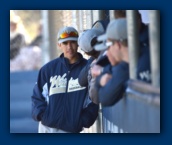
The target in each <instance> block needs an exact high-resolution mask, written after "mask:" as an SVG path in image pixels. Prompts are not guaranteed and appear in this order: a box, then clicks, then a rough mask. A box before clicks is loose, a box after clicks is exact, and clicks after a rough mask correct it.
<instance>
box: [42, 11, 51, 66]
mask: <svg viewBox="0 0 172 145" xmlns="http://www.w3.org/2000/svg"><path fill="white" fill-rule="evenodd" d="M41 14H42V23H43V32H42V33H43V43H42V65H44V64H45V63H47V62H48V61H49V60H50V56H49V45H50V43H49V29H48V28H49V23H48V21H49V20H48V18H49V16H48V10H42V11H41Z"/></svg>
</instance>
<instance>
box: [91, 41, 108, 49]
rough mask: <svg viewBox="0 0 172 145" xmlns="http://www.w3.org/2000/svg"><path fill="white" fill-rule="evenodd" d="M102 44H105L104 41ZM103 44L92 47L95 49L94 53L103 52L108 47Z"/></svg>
mask: <svg viewBox="0 0 172 145" xmlns="http://www.w3.org/2000/svg"><path fill="white" fill-rule="evenodd" d="M104 42H105V41H104ZM104 42H102V43H100V44H97V45H95V46H94V49H95V50H96V51H103V50H106V49H107V48H108V47H107V46H106V44H105V43H104Z"/></svg>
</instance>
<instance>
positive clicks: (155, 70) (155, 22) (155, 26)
mask: <svg viewBox="0 0 172 145" xmlns="http://www.w3.org/2000/svg"><path fill="white" fill-rule="evenodd" d="M149 20H150V24H149V37H150V56H151V77H152V85H153V86H155V87H159V86H160V14H159V10H150V11H149Z"/></svg>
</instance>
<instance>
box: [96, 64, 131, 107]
mask: <svg viewBox="0 0 172 145" xmlns="http://www.w3.org/2000/svg"><path fill="white" fill-rule="evenodd" d="M112 72H113V73H112V78H111V79H110V80H109V81H108V82H107V84H106V85H105V86H104V87H100V86H99V90H98V93H99V94H98V95H99V102H100V103H101V104H102V106H111V105H113V104H115V103H116V102H117V101H118V100H119V99H121V97H122V96H123V93H124V91H125V84H126V82H127V80H128V79H129V70H128V64H125V65H123V64H122V66H121V64H119V65H118V66H116V67H114V68H113V71H112ZM98 80H100V78H98Z"/></svg>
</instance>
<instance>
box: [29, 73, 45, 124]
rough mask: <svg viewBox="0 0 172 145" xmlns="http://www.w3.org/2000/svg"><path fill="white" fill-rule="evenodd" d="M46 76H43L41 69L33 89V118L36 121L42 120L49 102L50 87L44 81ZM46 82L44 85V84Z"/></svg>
mask: <svg viewBox="0 0 172 145" xmlns="http://www.w3.org/2000/svg"><path fill="white" fill-rule="evenodd" d="M44 79H45V77H44V76H43V74H42V72H41V70H40V72H39V75H38V79H37V83H36V84H35V86H34V89H33V95H32V96H31V99H32V118H33V119H34V120H35V121H40V120H41V118H42V116H43V113H44V112H45V109H46V107H47V102H48V87H47V83H45V81H44ZM43 84H44V85H43Z"/></svg>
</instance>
